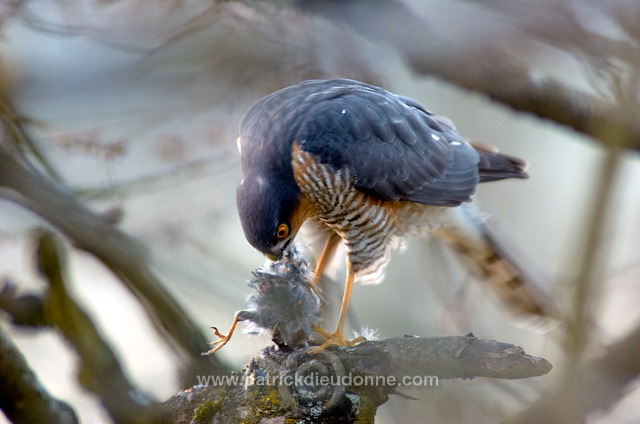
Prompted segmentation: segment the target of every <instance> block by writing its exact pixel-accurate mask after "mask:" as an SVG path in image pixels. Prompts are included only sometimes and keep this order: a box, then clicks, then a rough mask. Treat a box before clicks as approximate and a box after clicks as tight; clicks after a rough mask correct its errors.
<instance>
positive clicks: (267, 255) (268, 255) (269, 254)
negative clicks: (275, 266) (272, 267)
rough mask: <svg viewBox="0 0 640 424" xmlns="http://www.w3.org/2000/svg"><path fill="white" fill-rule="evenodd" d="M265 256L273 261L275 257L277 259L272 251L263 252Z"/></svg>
mask: <svg viewBox="0 0 640 424" xmlns="http://www.w3.org/2000/svg"><path fill="white" fill-rule="evenodd" d="M265 256H266V257H267V258H269V259H270V260H272V261H275V260H276V259H278V257H277V256H276V255H274V254H273V253H267V254H265Z"/></svg>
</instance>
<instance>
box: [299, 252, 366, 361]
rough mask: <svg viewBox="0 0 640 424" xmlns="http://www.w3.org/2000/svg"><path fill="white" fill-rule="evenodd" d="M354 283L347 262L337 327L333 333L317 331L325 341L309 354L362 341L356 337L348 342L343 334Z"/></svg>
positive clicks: (353, 274) (353, 277) (353, 275)
mask: <svg viewBox="0 0 640 424" xmlns="http://www.w3.org/2000/svg"><path fill="white" fill-rule="evenodd" d="M354 281H355V273H353V272H352V270H351V266H350V264H349V262H348V261H347V281H346V283H345V285H344V294H343V296H342V304H341V306H340V316H339V317H338V325H337V327H336V331H334V332H333V333H328V332H327V331H324V330H322V329H320V330H322V331H318V332H319V333H320V334H321V335H323V336H324V337H326V339H327V340H325V342H324V343H322V344H321V345H320V346H316V347H314V348H313V349H311V350H310V351H309V353H318V352H320V351H322V350H324V349H325V348H327V347H329V346H332V345H337V346H353V345H355V344H357V343H360V342H362V341H363V340H364V339H363V338H362V337H358V338H357V339H355V340H351V341H348V340H346V339H345V338H344V333H343V328H344V324H345V322H346V320H347V311H348V310H349V301H350V300H351V291H352V289H353V282H354ZM314 330H315V329H314ZM316 331H317V330H316Z"/></svg>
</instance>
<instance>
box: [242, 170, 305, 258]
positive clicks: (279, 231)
mask: <svg viewBox="0 0 640 424" xmlns="http://www.w3.org/2000/svg"><path fill="white" fill-rule="evenodd" d="M236 198H237V202H238V213H239V215H240V223H241V224H242V229H243V230H244V235H245V237H246V238H247V240H248V241H249V243H251V245H252V246H253V247H255V248H256V249H258V250H259V251H260V252H262V253H264V254H265V255H266V256H267V257H268V258H269V259H271V260H275V259H278V258H280V257H281V256H282V252H283V251H284V249H285V248H286V247H287V246H288V245H289V243H290V242H291V241H292V240H293V239H294V238H295V236H296V234H297V233H298V230H299V229H300V226H301V225H302V222H301V220H300V219H296V216H295V215H296V211H297V210H298V206H299V203H300V202H299V199H300V190H299V189H298V186H297V185H296V184H295V181H293V178H291V179H289V180H288V179H283V178H278V177H277V176H273V175H262V174H261V175H252V174H246V175H245V176H244V178H243V179H242V181H240V184H239V185H238V189H237V191H236Z"/></svg>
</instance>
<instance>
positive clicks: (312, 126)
mask: <svg viewBox="0 0 640 424" xmlns="http://www.w3.org/2000/svg"><path fill="white" fill-rule="evenodd" d="M304 115H305V116H304V122H303V123H302V124H301V125H300V127H299V130H298V133H297V135H296V140H295V141H296V142H297V143H298V145H299V147H300V148H301V149H303V150H304V151H306V152H309V153H312V154H314V155H316V156H317V157H318V158H319V160H320V161H321V162H322V163H327V164H330V165H331V166H333V167H334V168H336V169H339V168H342V167H345V166H347V167H349V168H350V169H351V171H352V172H353V173H354V175H355V179H356V181H355V184H356V188H358V189H359V190H360V191H362V192H365V193H367V194H370V195H372V196H375V197H377V198H380V199H383V200H393V201H399V200H406V201H413V202H418V203H424V204H429V205H436V206H456V205H459V204H460V203H462V202H465V201H468V200H470V197H471V195H472V194H473V193H474V192H475V188H476V186H477V185H478V183H479V181H480V178H479V172H478V163H479V162H480V157H479V154H478V152H476V151H475V150H474V149H473V147H471V146H470V145H469V144H468V143H467V142H466V141H465V140H464V139H463V138H462V137H461V136H459V135H458V134H457V133H456V132H455V130H454V128H453V125H452V124H447V122H449V123H450V121H447V122H444V121H442V120H440V119H438V117H437V116H436V115H433V114H431V113H430V112H428V111H427V110H426V109H424V108H423V107H422V106H421V105H420V104H419V103H417V102H415V101H413V100H411V99H408V98H405V97H401V96H396V95H394V94H391V93H389V92H387V91H385V90H382V89H378V88H375V87H371V86H364V85H358V86H351V87H343V88H342V89H341V90H336V91H335V92H334V93H332V94H331V95H330V96H324V97H320V98H317V99H316V101H314V104H313V106H311V107H309V108H308V109H307V110H306V113H305V114H304Z"/></svg>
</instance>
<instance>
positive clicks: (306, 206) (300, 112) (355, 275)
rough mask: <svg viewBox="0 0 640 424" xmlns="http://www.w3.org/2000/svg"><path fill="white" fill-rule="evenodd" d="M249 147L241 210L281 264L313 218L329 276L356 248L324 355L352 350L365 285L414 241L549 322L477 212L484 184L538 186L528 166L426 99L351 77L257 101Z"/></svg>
mask: <svg viewBox="0 0 640 424" xmlns="http://www.w3.org/2000/svg"><path fill="white" fill-rule="evenodd" d="M238 148H239V150H240V156H241V162H242V172H243V176H242V181H241V182H240V184H239V185H238V188H237V205H238V212H239V215H240V221H241V224H242V228H243V230H244V234H245V236H246V238H247V240H248V241H249V243H250V244H251V245H253V247H255V248H256V249H258V250H259V251H260V252H262V253H264V254H265V255H266V256H267V257H269V258H270V259H272V260H275V259H277V258H279V257H280V256H281V255H282V253H283V251H284V250H285V248H286V247H287V246H288V245H289V243H291V241H292V240H293V239H294V238H295V237H296V234H297V233H298V231H299V230H300V227H301V226H302V224H303V223H304V222H305V221H313V222H314V223H316V224H318V225H315V227H316V228H322V229H323V231H326V232H327V234H328V236H327V237H326V243H325V245H324V249H323V251H322V253H321V254H320V256H319V258H318V259H317V261H316V268H315V275H316V280H317V279H319V278H320V276H321V275H322V272H323V269H324V267H325V265H326V263H327V259H328V258H329V257H331V255H332V253H333V252H334V250H335V248H336V246H337V245H338V243H339V242H340V240H341V241H342V242H343V243H344V246H345V251H346V256H347V258H346V259H347V278H346V283H345V287H344V295H343V299H342V305H341V310H340V315H339V319H338V325H337V328H336V330H335V331H334V332H333V333H329V332H324V333H323V334H324V336H325V337H326V342H325V343H324V344H323V345H322V346H321V347H320V349H321V348H324V347H326V346H328V345H332V344H338V345H346V344H349V342H348V341H347V340H345V338H344V335H343V326H344V324H345V319H346V316H347V309H348V306H349V299H350V296H351V291H352V287H353V284H354V282H356V281H358V282H361V283H377V282H379V281H380V280H381V279H382V278H383V273H384V269H385V267H386V265H387V263H388V261H389V253H390V250H391V249H392V248H393V247H396V246H398V245H399V244H401V243H402V240H403V239H405V238H406V237H408V236H412V235H429V234H435V235H436V236H438V237H440V238H441V239H443V240H445V241H446V242H448V243H449V244H450V245H451V246H452V247H453V248H454V249H455V250H456V251H458V253H460V254H462V255H463V256H465V257H466V258H468V259H470V260H471V261H472V262H473V263H475V265H474V266H475V269H476V271H478V272H479V273H480V274H481V275H482V276H484V277H486V278H487V279H497V280H498V281H497V282H496V283H495V284H497V285H499V286H500V288H501V290H502V291H503V292H504V293H503V294H504V296H505V297H506V298H508V299H510V300H512V301H514V302H515V303H516V304H517V305H516V306H517V307H519V308H520V309H521V310H524V311H526V312H528V313H531V314H535V315H543V314H544V307H543V306H542V305H540V304H539V302H538V301H537V299H535V296H532V295H531V293H530V292H529V291H528V289H527V288H526V286H524V285H523V281H522V278H521V277H520V275H519V274H518V272H517V271H516V268H514V267H513V266H512V265H511V264H510V263H509V262H508V261H506V260H504V259H502V257H501V255H500V254H499V253H498V252H497V251H496V249H495V248H494V245H493V242H492V240H491V239H490V238H489V237H488V236H487V234H486V231H485V229H484V227H483V224H482V222H481V220H479V219H478V218H477V217H476V214H475V213H474V212H473V209H472V208H471V207H469V205H468V202H470V201H471V200H472V195H473V194H474V192H475V190H476V186H477V185H478V184H479V183H483V182H489V181H495V180H501V179H505V178H527V174H526V172H525V170H524V168H525V162H523V161H522V160H520V159H517V158H514V157H510V156H507V155H503V154H499V153H498V152H497V151H496V150H492V149H490V148H487V147H481V146H476V145H472V144H471V143H469V142H468V141H466V140H465V139H464V138H462V137H461V136H460V135H458V133H457V132H456V129H455V127H454V125H453V123H452V122H451V121H450V120H449V119H447V118H445V117H442V116H438V115H435V114H433V113H431V112H430V111H428V110H427V109H425V108H424V107H423V106H422V105H420V104H419V103H418V102H417V101H415V100H412V99H409V98H407V97H403V96H399V95H396V94H392V93H390V92H388V91H386V90H384V89H382V88H379V87H375V86H372V85H369V84H365V83H362V82H358V81H353V80H348V79H336V80H309V81H305V82H302V83H301V84H298V85H294V86H291V87H287V88H284V89H282V90H279V91H277V92H275V93H272V94H270V95H268V96H266V97H264V98H262V99H261V100H259V101H258V102H257V103H256V104H255V105H253V106H252V107H251V109H249V111H248V112H247V113H246V114H245V115H244V117H243V118H242V121H241V124H240V131H239V135H238ZM218 336H219V337H221V339H223V340H221V341H222V344H224V343H225V342H226V339H225V337H226V336H225V335H222V334H218Z"/></svg>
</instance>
